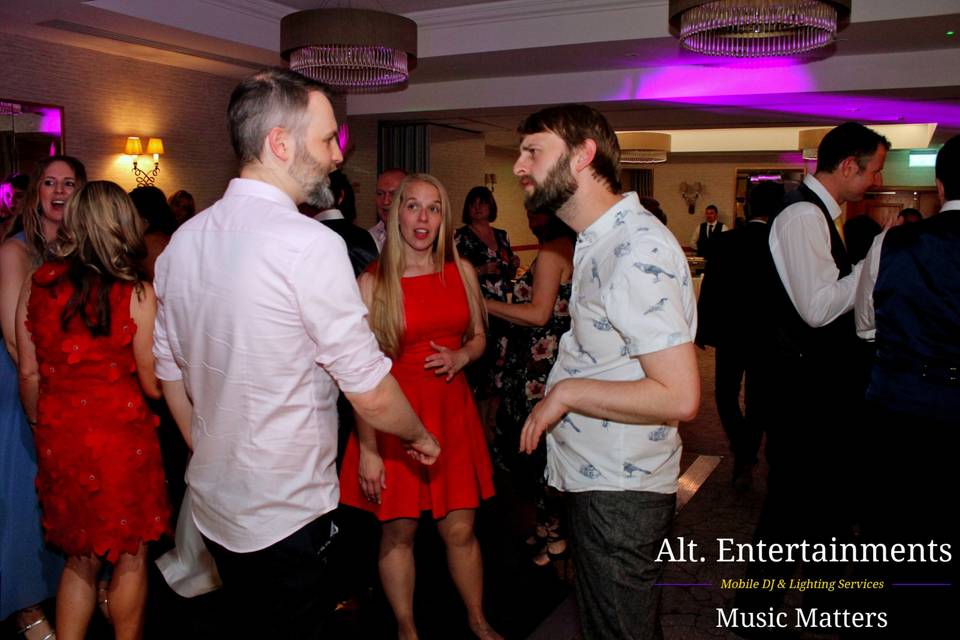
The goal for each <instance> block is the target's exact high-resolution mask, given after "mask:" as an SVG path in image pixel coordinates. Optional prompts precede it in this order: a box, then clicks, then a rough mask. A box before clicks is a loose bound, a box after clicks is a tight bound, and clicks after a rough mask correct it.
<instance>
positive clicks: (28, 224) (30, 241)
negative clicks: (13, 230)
mask: <svg viewBox="0 0 960 640" xmlns="http://www.w3.org/2000/svg"><path fill="white" fill-rule="evenodd" d="M57 162H62V163H64V164H65V165H67V166H68V167H70V170H71V171H73V178H74V181H75V184H76V187H75V189H74V192H76V191H79V190H80V188H81V187H82V186H83V185H84V183H85V182H86V181H87V170H86V168H85V167H84V166H83V163H82V162H80V161H79V160H77V159H76V158H74V157H73V156H64V155H58V156H50V157H48V158H44V159H43V160H41V161H40V162H38V163H37V166H36V167H35V168H34V170H33V176H32V178H31V179H30V186H28V187H27V193H26V195H25V196H24V198H23V202H21V203H20V207H21V209H20V210H21V211H22V212H23V215H22V220H23V237H24V241H25V242H26V244H27V253H28V254H29V256H30V262H31V263H33V264H34V265H38V264H40V263H41V262H43V261H44V259H45V258H47V253H48V249H49V246H50V244H51V243H49V242H47V239H46V237H44V235H43V211H41V210H40V207H41V204H40V183H41V182H42V181H43V175H44V173H46V171H47V169H48V168H49V167H50V166H51V165H53V164H54V163H57Z"/></svg>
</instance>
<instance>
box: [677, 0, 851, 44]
mask: <svg viewBox="0 0 960 640" xmlns="http://www.w3.org/2000/svg"><path fill="white" fill-rule="evenodd" d="M849 19H850V0H670V32H671V33H672V34H673V35H674V36H677V37H679V38H680V44H681V45H682V46H683V47H684V48H686V49H689V50H691V51H695V52H697V53H704V54H707V55H713V56H727V57H733V58H758V57H767V56H790V55H796V54H800V53H804V52H806V51H812V50H814V49H819V48H820V47H825V46H827V45H829V44H830V43H832V42H833V41H834V40H835V39H836V37H837V31H838V30H839V29H843V28H844V27H845V26H846V25H847V23H848V22H849Z"/></svg>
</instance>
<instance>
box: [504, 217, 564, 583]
mask: <svg viewBox="0 0 960 640" xmlns="http://www.w3.org/2000/svg"><path fill="white" fill-rule="evenodd" d="M527 219H528V221H529V224H530V230H531V231H533V233H534V235H536V236H537V239H538V240H539V241H540V251H539V253H538V254H537V258H536V259H535V260H534V262H533V264H532V265H531V266H530V269H528V270H527V272H526V273H524V274H523V276H522V277H521V278H519V279H518V280H517V282H516V284H515V285H514V287H513V302H512V304H507V303H503V302H497V301H493V300H488V301H487V312H488V313H489V314H490V315H491V316H494V317H498V318H502V319H504V320H506V321H508V322H510V323H511V324H510V325H509V327H510V329H509V332H508V334H507V348H506V350H505V352H506V353H505V361H504V367H503V376H502V378H501V385H500V396H501V403H500V408H499V410H498V412H497V427H496V435H495V438H494V454H495V459H496V461H497V463H498V464H499V465H501V466H503V467H505V468H506V469H507V470H508V471H509V472H510V473H511V475H512V476H513V479H514V486H515V487H516V488H517V490H518V491H519V492H520V493H521V494H523V493H526V494H527V495H528V496H530V497H532V498H533V499H534V500H535V501H536V503H537V530H536V535H535V536H534V537H533V538H532V539H531V542H532V543H533V544H535V545H536V552H537V553H536V554H535V558H534V561H535V562H536V563H537V564H541V565H543V564H546V563H547V562H549V555H551V554H552V555H558V554H561V553H563V552H564V551H565V549H566V541H565V540H564V539H563V534H562V528H561V521H562V518H561V514H560V510H559V504H558V501H557V500H556V499H555V498H554V497H553V496H551V495H549V493H548V492H549V489H548V488H547V486H546V482H545V481H544V478H543V471H544V466H545V465H546V449H545V446H544V444H543V443H541V444H540V446H539V447H538V449H537V451H536V452H535V453H534V454H533V455H532V456H526V455H521V454H520V453H518V451H517V450H518V448H519V442H520V429H521V428H522V427H523V423H524V421H525V420H526V419H527V415H528V414H529V413H530V411H531V410H532V409H533V406H534V405H535V404H536V403H537V402H539V401H540V400H541V399H542V398H543V395H544V387H545V385H546V382H547V376H548V375H549V374H550V369H551V368H552V367H553V364H554V362H556V359H557V347H558V345H559V343H560V337H561V336H562V335H563V334H564V333H565V332H566V331H567V330H568V329H569V328H570V312H569V304H570V278H571V276H572V274H573V243H574V238H575V237H576V235H575V234H574V232H573V231H572V230H571V229H570V227H568V226H567V225H565V224H564V223H563V222H561V221H560V219H559V218H557V217H556V216H555V215H554V214H552V213H548V212H534V213H530V212H528V213H527Z"/></svg>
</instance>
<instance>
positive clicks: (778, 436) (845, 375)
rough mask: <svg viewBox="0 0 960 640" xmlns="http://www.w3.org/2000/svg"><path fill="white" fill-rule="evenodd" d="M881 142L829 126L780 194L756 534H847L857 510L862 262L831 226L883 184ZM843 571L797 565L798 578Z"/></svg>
mask: <svg viewBox="0 0 960 640" xmlns="http://www.w3.org/2000/svg"><path fill="white" fill-rule="evenodd" d="M889 148H890V143H889V142H888V141H887V139H886V138H884V137H883V136H881V135H880V134H878V133H876V132H875V131H872V130H870V129H868V128H866V127H864V126H863V125H861V124H858V123H855V122H847V123H844V124H841V125H839V126H838V127H836V128H834V129H833V130H831V131H830V132H829V133H827V135H826V136H824V138H823V141H822V142H821V143H820V147H819V149H818V156H817V169H816V172H815V173H814V175H807V176H806V177H805V178H804V180H803V183H802V184H801V185H800V187H799V188H798V189H797V190H796V191H793V192H791V193H790V194H788V195H787V198H786V200H787V203H788V204H787V206H786V208H784V210H783V211H781V212H780V213H779V214H778V215H777V216H776V217H775V218H774V220H773V223H772V224H771V227H770V239H769V246H770V262H771V263H772V265H770V267H771V268H772V269H774V272H775V273H776V275H777V277H776V278H772V279H771V281H772V283H773V286H772V290H771V292H770V294H771V298H772V303H771V304H772V312H773V315H774V320H773V322H772V326H771V330H772V336H771V339H770V340H771V342H770V344H769V345H768V348H767V349H766V350H765V353H766V355H767V358H766V359H765V362H764V364H763V368H764V371H765V373H764V378H765V379H766V380H769V381H771V384H770V385H769V386H768V389H767V399H768V402H769V404H770V406H773V407H775V408H776V414H775V415H774V416H773V417H772V418H773V419H772V420H771V421H770V422H769V423H768V424H767V446H766V456H767V462H768V464H769V468H770V473H769V477H768V491H767V498H766V501H765V503H764V507H763V512H762V513H761V516H760V521H759V522H758V524H757V529H756V531H755V532H754V538H755V540H763V541H765V542H768V543H769V542H787V543H790V542H801V541H803V540H806V541H807V542H809V543H811V544H812V543H815V542H827V543H829V542H830V541H831V538H832V537H836V539H837V542H844V541H848V540H849V538H850V534H851V530H852V525H853V521H852V517H851V515H852V513H853V511H854V507H855V506H856V498H855V496H854V495H853V494H852V492H851V491H850V486H851V481H852V480H853V478H854V476H855V475H856V474H855V471H854V469H855V464H856V463H857V461H858V460H859V459H860V456H859V454H856V455H855V454H854V453H853V451H852V447H851V443H852V441H853V440H854V432H855V429H854V426H855V424H857V423H858V422H859V420H858V413H859V412H860V411H861V409H862V399H863V392H864V383H865V381H863V380H862V377H863V376H862V373H861V366H859V365H858V360H859V358H860V347H859V345H858V343H857V336H856V332H855V328H854V322H853V300H854V291H855V288H856V282H857V276H858V275H859V272H860V265H859V264H858V265H852V264H851V263H850V260H849V258H848V256H847V252H846V249H845V247H844V244H843V240H842V239H841V237H840V234H839V232H838V231H837V228H836V226H835V221H836V219H837V218H839V217H840V215H841V209H840V206H841V205H842V204H844V203H845V202H854V201H858V200H861V199H862V198H863V197H864V194H865V193H866V191H867V190H868V189H870V188H871V187H873V186H877V185H880V184H882V178H881V171H882V170H883V163H884V161H885V159H886V156H887V151H888V149H889ZM794 569H795V566H794V565H793V564H791V563H786V562H781V563H771V564H767V565H765V566H764V565H751V566H750V567H748V575H753V576H754V577H771V578H775V579H776V578H785V579H786V578H789V577H790V575H791V574H792V572H793V570H794ZM842 569H843V567H842V565H837V564H834V565H826V566H819V567H816V566H810V565H805V572H804V575H805V576H806V577H827V574H829V573H831V572H833V573H837V572H840V571H842ZM822 594H823V592H809V591H808V592H807V594H806V595H813V596H814V597H816V596H820V595H822ZM768 595H769V598H768V599H767V601H766V602H762V603H761V602H757V601H759V600H762V598H757V599H756V601H754V602H753V604H754V605H756V604H761V605H766V606H775V605H776V604H778V598H777V596H779V597H780V599H782V592H780V593H773V594H768ZM827 595H829V594H827ZM747 599H748V598H744V599H743V600H747ZM739 602H740V599H738V603H739ZM744 604H745V606H746V603H744ZM750 608H753V607H750Z"/></svg>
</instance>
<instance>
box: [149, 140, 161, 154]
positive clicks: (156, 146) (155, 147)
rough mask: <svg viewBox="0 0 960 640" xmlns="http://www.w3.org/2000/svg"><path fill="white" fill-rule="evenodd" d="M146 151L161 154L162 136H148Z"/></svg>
mask: <svg viewBox="0 0 960 640" xmlns="http://www.w3.org/2000/svg"><path fill="white" fill-rule="evenodd" d="M147 153H148V154H149V153H152V154H154V155H158V156H162V155H163V138H150V139H149V140H147Z"/></svg>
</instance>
